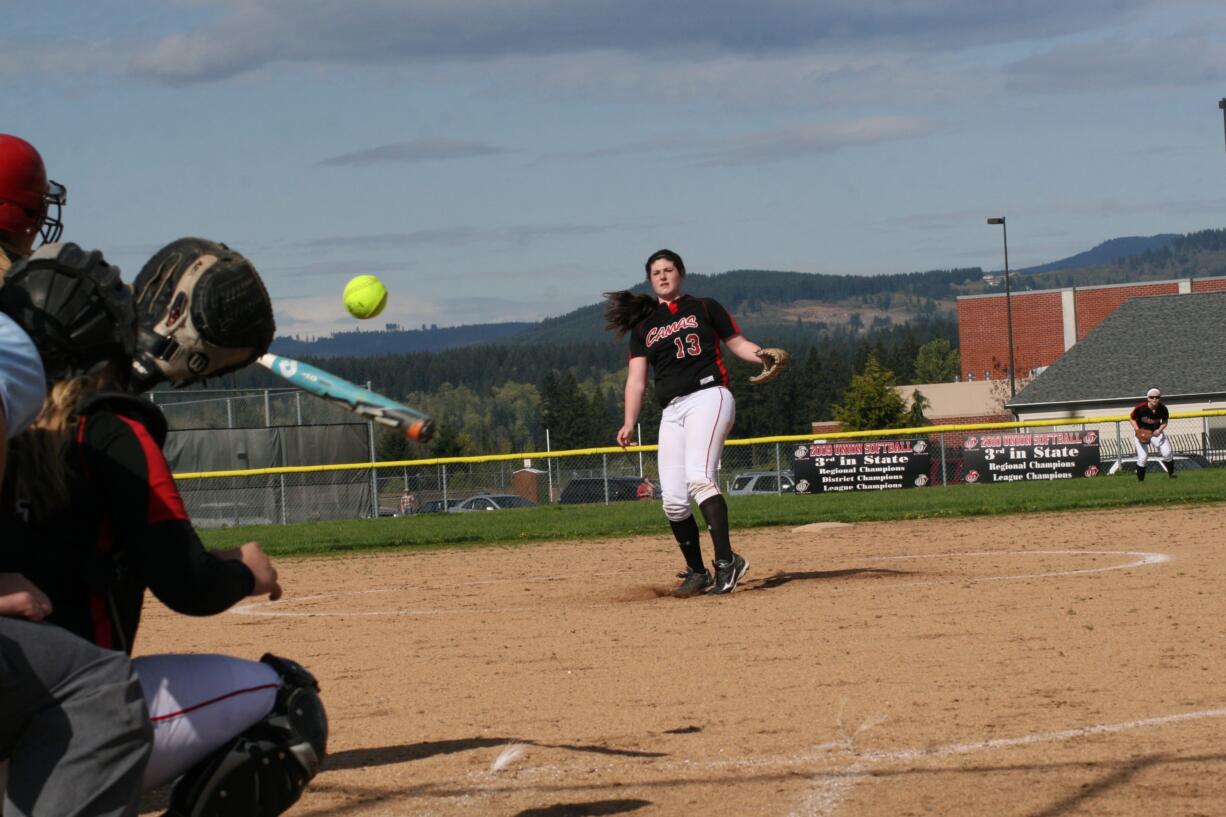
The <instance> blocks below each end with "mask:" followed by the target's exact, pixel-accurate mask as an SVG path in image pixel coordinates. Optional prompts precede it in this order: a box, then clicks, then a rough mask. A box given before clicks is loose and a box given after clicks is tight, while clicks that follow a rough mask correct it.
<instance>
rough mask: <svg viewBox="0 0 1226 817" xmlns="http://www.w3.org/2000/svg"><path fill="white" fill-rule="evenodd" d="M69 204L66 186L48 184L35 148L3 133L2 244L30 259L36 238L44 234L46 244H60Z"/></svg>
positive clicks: (0, 159)
mask: <svg viewBox="0 0 1226 817" xmlns="http://www.w3.org/2000/svg"><path fill="white" fill-rule="evenodd" d="M66 200H67V191H65V190H64V185H62V184H59V183H58V182H53V181H48V179H47V168H46V167H45V166H44V165H43V158H42V157H41V156H39V155H38V151H37V150H35V149H34V146H33V145H31V144H30V143H29V142H27V141H26V140H24V139H19V138H17V137H16V136H10V135H9V134H6V133H0V244H3V245H4V246H6V247H8V248H10V249H12V250H13V251H14V252H16V253H17V254H18V255H29V254H30V250H31V249H33V247H34V236H36V235H39V234H40V233H41V235H42V237H43V243H46V244H50V243H53V242H55V241H57V240H59V237H60V234H61V233H62V232H63V231H64V224H63V222H62V221H60V208H61V207H62V206H63V205H64V202H65V201H66ZM53 206H54V208H55V209H54V211H53V212H52V211H50V208H51V207H53Z"/></svg>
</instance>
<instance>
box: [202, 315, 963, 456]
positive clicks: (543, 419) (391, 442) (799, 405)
mask: <svg viewBox="0 0 1226 817" xmlns="http://www.w3.org/2000/svg"><path fill="white" fill-rule="evenodd" d="M752 337H753V340H755V341H757V342H759V343H762V344H764V345H771V346H781V347H783V348H786V349H788V350H789V351H791V352H792V354H793V356H794V361H795V365H794V366H793V367H792V368H791V369H789V370H788V371H785V372H784V374H783V376H782V377H780V378H779V379H778V380H777V381H775V382H773V383H771V384H769V385H768V386H766V387H763V388H754V387H751V386H749V385H747V382H748V378H749V375H750V374H752V372H753V371H754V369H755V367H753V366H751V365H749V364H746V363H742V362H741V361H739V360H736V359H735V358H732V357H731V356H728V357H727V358H726V359H725V362H726V365H727V366H728V369H729V377H730V387H731V389H732V391H733V393H734V394H735V395H736V399H737V422H736V433H737V435H738V436H763V435H768V434H796V433H805V432H806V431H807V430H808V429H809V424H810V423H812V422H813V421H814V420H821V419H828V418H829V417H830V416H831V406H832V405H833V403H834V402H836V401H838V400H839V399H841V397H842V394H843V392H844V390H845V389H846V388H847V385H848V383H849V381H850V378H851V376H852V374H853V373H854V372H858V371H861V370H862V369H863V367H864V364H865V361H866V360H867V359H868V357H869V356H870V355H872V356H875V357H876V358H877V360H878V361H879V362H880V363H881V365H882V366H884V367H885V368H887V369H889V370H890V371H892V372H894V373H895V374H896V376H897V378H898V382H900V383H910V382H914V380H913V379H912V378H913V377H914V376H915V371H916V365H917V357H918V355H919V350H920V347H921V346H923V345H924V344H925V343H928V342H929V341H931V340H934V339H942V340H944V341H947V342H948V345H947V346H946V348H949V345H956V344H957V331H956V327H955V324H954V321H953V319H952V317H950V316H948V315H941V316H936V317H932V318H923V317H920V318H917V319H915V320H914V321H912V322H910V323H907V324H901V325H892V326H879V327H877V328H875V329H874V328H864V329H861V330H857V329H854V328H852V327H850V326H834V327H831V326H827V327H820V328H819V327H815V326H812V325H805V324H801V325H795V324H793V325H779V326H776V327H775V328H774V330H773V331H771V332H764V333H762V334H754V335H752ZM307 360H308V362H314V363H318V364H319V365H321V366H323V367H324V368H325V369H327V370H328V371H330V372H332V373H334V374H336V375H339V376H340V377H344V378H346V379H348V380H351V381H353V382H356V383H366V382H369V383H370V384H371V387H372V388H373V389H374V390H375V391H378V392H382V393H384V394H387V395H389V396H392V397H395V398H397V399H402V400H405V401H406V402H408V403H409V404H410V405H414V406H417V407H419V408H421V409H422V410H424V411H426V412H428V413H430V414H431V416H433V417H434V418H435V420H436V421H437V423H438V426H439V429H440V432H439V437H438V439H436V441H435V442H434V443H432V444H431V446H430V448H429V450H430V452H431V453H432V454H434V455H436V456H451V455H454V454H477V453H492V452H507V451H533V450H540V449H541V448H543V446H544V429H546V428H550V429H552V431H553V439H552V442H553V444H554V447H555V448H563V447H571V448H574V447H581V446H586V445H604V444H608V443H609V441H610V440H611V439H612V437H611V435H612V431H613V430H614V429H616V428H617V427H618V425H620V422H621V416H622V415H621V393H622V388H623V382H624V377H625V374H624V372H625V366H626V344H625V342H624V341H623V342H616V341H614V340H613V338H612V336H611V335H605V336H604V337H603V338H601V339H599V340H589V341H577V342H574V343H563V344H560V343H540V344H537V343H522V344H520V343H496V344H482V345H478V346H466V347H463V348H458V349H447V350H445V351H442V352H415V353H411V354H400V355H382V356H378V357H338V358H329V359H316V360H311V359H310V358H307ZM209 385H210V386H212V387H214V388H216V387H225V388H233V387H239V388H249V387H256V388H264V387H283V386H284V383H283V382H282V381H279V380H277V379H275V378H274V377H273V376H272V375H271V374H269V373H268V372H267V371H265V370H264V369H262V368H260V367H258V366H249V367H247V368H246V369H244V370H243V371H241V372H238V373H237V374H234V375H228V376H226V377H225V378H223V379H222V382H213V383H210V384H209ZM559 389H560V390H561V391H558V390H559ZM551 395H552V397H551ZM559 412H561V413H565V414H570V413H574V412H577V413H578V414H579V415H582V421H581V422H580V420H579V419H577V418H575V417H571V418H570V419H567V420H565V421H563V420H561V419H559V417H558V416H556V415H557V414H558V413H559ZM659 414H660V411H659V407H658V406H656V405H655V404H654V402H653V401H651V400H650V399H649V400H648V401H647V402H646V403H645V405H644V407H643V413H642V415H641V418H640V419H641V422H642V425H643V429H644V433H645V434H648V435H650V436H654V434H655V425H656V424H657V423H658V422H659ZM572 420H573V421H574V424H572V422H571V421H572ZM563 428H567V429H569V431H567V432H565V433H563V431H562V429H563ZM381 439H382V442H381V443H380V446H381V448H380V456H381V457H382V458H384V459H402V458H404V457H405V456H406V449H405V448H404V438H403V437H399V438H396V435H383V436H382V437H381ZM384 444H386V445H387V446H389V447H387V448H383V445H384ZM415 451H416V454H420V453H421V451H420V450H418V449H415ZM409 453H413V452H409Z"/></svg>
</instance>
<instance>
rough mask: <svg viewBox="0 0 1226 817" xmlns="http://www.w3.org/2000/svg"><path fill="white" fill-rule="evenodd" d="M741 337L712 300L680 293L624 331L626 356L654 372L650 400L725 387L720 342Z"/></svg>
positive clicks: (663, 402)
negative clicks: (626, 333) (627, 346)
mask: <svg viewBox="0 0 1226 817" xmlns="http://www.w3.org/2000/svg"><path fill="white" fill-rule="evenodd" d="M739 334H741V329H740V327H739V326H737V325H736V321H734V320H733V319H732V316H731V315H729V314H728V310H726V309H724V308H723V307H722V306H721V305H720V304H719V303H718V302H717V301H714V300H712V299H710V298H695V297H693V296H690V295H682V296H681V297H680V298H678V299H677V300H675V301H673V302H672V303H661V304H659V305H658V306H657V307H656V311H655V312H653V313H652V315H651V317H649V318H648V319H647V320H645V321H643V322H642V323H640V324H639V325H638V326H636V327H634V329H633V330H632V331H631V332H630V357H632V358H635V357H646V358H647V363H648V364H649V365H650V366H651V368H652V371H653V372H654V373H655V377H654V379H655V386H656V400H657V401H659V403H660V405H661V406H667V405H668V404H669V402H671V401H672V399H673V398H675V397H680V396H682V395H684V394H689V393H691V392H695V391H698V390H699V389H708V388H711V387H712V386H727V385H728V370H727V369H726V368H725V367H724V360H723V357H722V356H721V350H720V341H723V340H727V339H728V338H731V337H735V336H736V335H739Z"/></svg>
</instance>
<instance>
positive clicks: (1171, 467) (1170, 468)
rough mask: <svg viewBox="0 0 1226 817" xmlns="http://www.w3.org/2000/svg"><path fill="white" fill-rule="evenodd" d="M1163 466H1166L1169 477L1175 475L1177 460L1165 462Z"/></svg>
mask: <svg viewBox="0 0 1226 817" xmlns="http://www.w3.org/2000/svg"><path fill="white" fill-rule="evenodd" d="M1162 464H1163V465H1165V466H1166V474H1167V476H1170V475H1171V474H1174V473H1175V460H1163V461H1162Z"/></svg>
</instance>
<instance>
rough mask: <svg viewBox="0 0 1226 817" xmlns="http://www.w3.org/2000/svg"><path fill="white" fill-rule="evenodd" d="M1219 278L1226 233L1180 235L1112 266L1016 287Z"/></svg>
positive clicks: (1224, 270)
mask: <svg viewBox="0 0 1226 817" xmlns="http://www.w3.org/2000/svg"><path fill="white" fill-rule="evenodd" d="M1216 276H1226V230H1202V231H1200V232H1196V233H1188V234H1187V235H1181V236H1177V237H1175V238H1173V239H1172V240H1171V241H1169V242H1167V243H1165V244H1163V245H1161V246H1159V247H1158V248H1156V249H1152V250H1148V251H1146V252H1143V253H1140V254H1138V255H1133V256H1130V257H1128V258H1124V259H1121V260H1118V261H1114V262H1112V263H1109V264H1099V265H1097V266H1090V267H1081V268H1078V269H1062V270H1055V271H1051V272H1039V273H1035V274H1033V275H1026V276H1024V277H1023V276H1018V277H1017V278H1015V279H1014V281H1015V283H1014V286H1015V287H1017V288H1018V289H1056V288H1059V287H1086V286H1096V285H1099V284H1123V283H1130V282H1133V281H1163V280H1170V279H1172V278H1211V277H1216Z"/></svg>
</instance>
